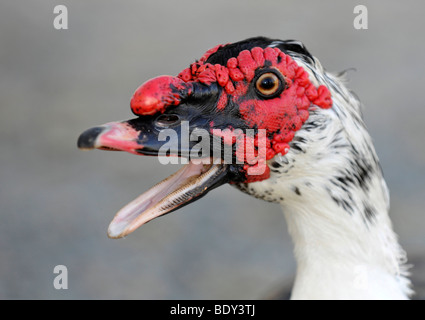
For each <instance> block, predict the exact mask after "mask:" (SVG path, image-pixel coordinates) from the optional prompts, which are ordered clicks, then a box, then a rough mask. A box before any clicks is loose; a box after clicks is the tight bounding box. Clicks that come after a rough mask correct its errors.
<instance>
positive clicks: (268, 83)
mask: <svg viewBox="0 0 425 320" xmlns="http://www.w3.org/2000/svg"><path fill="white" fill-rule="evenodd" d="M260 86H261V88H262V89H264V90H270V89H272V88H273V87H274V86H275V79H274V78H272V77H266V78H264V79H262V80H261V83H260Z"/></svg>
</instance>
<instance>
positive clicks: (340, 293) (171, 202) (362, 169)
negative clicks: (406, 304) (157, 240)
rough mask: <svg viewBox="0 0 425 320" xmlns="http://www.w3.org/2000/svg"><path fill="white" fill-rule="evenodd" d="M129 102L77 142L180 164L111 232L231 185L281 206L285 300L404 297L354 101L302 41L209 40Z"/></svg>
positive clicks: (384, 196) (378, 181)
mask: <svg viewBox="0 0 425 320" xmlns="http://www.w3.org/2000/svg"><path fill="white" fill-rule="evenodd" d="M130 105H131V110H132V111H133V113H134V114H135V115H137V117H136V118H134V119H131V120H128V121H122V122H111V123H107V124H105V125H102V126H97V127H94V128H91V129H88V130H86V131H85V132H83V133H82V134H81V135H80V137H79V140H78V146H79V148H81V149H102V150H120V151H127V152H130V153H133V154H138V155H150V156H152V155H154V156H157V155H165V156H177V157H179V158H175V159H184V160H186V159H187V160H186V163H187V164H186V165H185V166H184V167H183V168H181V169H180V170H179V171H178V172H176V173H175V174H174V175H172V176H170V177H169V178H167V179H165V180H164V181H162V182H160V183H159V184H157V185H156V186H154V187H152V188H151V189H150V190H148V191H147V192H145V193H143V194H142V195H141V196H139V197H138V198H137V199H135V200H134V201H132V202H131V203H130V204H128V205H126V206H125V207H123V208H122V209H121V210H120V211H119V212H118V213H117V215H116V216H115V218H114V219H113V221H112V222H111V224H110V226H109V229H108V235H109V236H110V237H111V238H120V237H123V236H125V235H128V234H130V233H131V232H133V231H134V230H135V229H137V228H138V227H140V226H141V225H143V224H144V223H146V222H148V221H150V220H152V219H154V218H157V217H159V216H161V215H164V214H166V213H169V212H171V211H174V210H176V209H178V208H180V207H182V206H184V205H187V204H188V203H190V202H192V201H194V200H197V199H199V198H200V197H201V196H204V195H205V194H206V193H207V192H209V191H210V190H212V189H214V188H216V187H219V186H220V185H222V184H225V183H230V184H231V185H233V186H234V187H236V188H238V189H240V190H241V191H243V192H246V193H248V194H250V195H252V196H254V197H256V198H260V199H263V200H266V201H271V202H276V203H279V204H280V205H281V207H282V209H283V213H284V216H285V218H286V221H287V224H288V228H289V233H290V235H291V237H292V239H293V242H294V254H295V258H296V262H297V274H296V278H295V283H294V286H293V289H292V294H291V298H292V299H408V298H409V297H410V295H411V294H412V289H411V284H410V280H409V279H408V271H407V269H408V268H407V267H406V255H405V252H404V251H403V249H402V248H401V246H400V245H399V243H398V240H397V236H396V234H395V233H394V231H393V228H392V224H391V221H390V218H389V215H388V211H389V194H388V189H387V186H386V183H385V181H384V179H383V175H382V171H381V167H380V165H379V161H378V158H377V155H376V153H375V150H374V146H373V144H372V140H371V138H370V136H369V134H368V132H367V129H366V127H365V124H364V122H363V118H362V114H361V103H360V102H359V100H358V99H357V98H356V96H355V95H354V94H353V93H352V92H351V91H350V90H348V89H347V87H346V86H345V84H344V81H343V76H342V75H334V74H331V73H329V72H327V71H325V70H324V68H323V67H322V66H321V64H320V62H319V61H318V59H316V58H315V57H314V56H312V55H311V54H310V53H309V51H308V50H307V49H306V47H305V46H304V45H303V44H302V43H301V42H299V41H295V40H286V41H282V40H277V39H269V38H265V37H255V38H250V39H246V40H243V41H239V42H236V43H230V44H225V45H218V46H215V47H214V48H212V49H210V50H208V51H207V52H206V53H205V54H204V55H203V56H202V57H201V58H200V59H199V60H197V61H196V62H194V63H192V64H191V65H190V66H189V67H188V68H186V69H184V70H183V71H182V72H181V73H180V74H179V75H178V76H177V77H173V76H160V77H157V78H154V79H151V80H148V81H147V82H145V83H144V84H143V85H141V86H140V87H139V88H138V89H137V90H136V92H135V93H134V96H133V97H132V99H131V103H130ZM170 130H171V131H172V132H174V134H175V139H174V138H173V137H172V134H171V133H170V132H171V131H170ZM164 132H168V133H167V134H165V135H164ZM168 134H169V135H168ZM185 136H186V139H185ZM167 137H168V141H166V140H167ZM187 137H189V139H188V138H187ZM200 146H201V147H200ZM226 148H227V149H226ZM164 150H166V151H165V152H164ZM226 150H228V151H229V150H230V151H229V152H227V153H226Z"/></svg>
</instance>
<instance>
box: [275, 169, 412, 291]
mask: <svg viewBox="0 0 425 320" xmlns="http://www.w3.org/2000/svg"><path fill="white" fill-rule="evenodd" d="M371 187H373V188H371V189H370V194H369V196H368V197H371V198H372V197H373V198H372V199H374V202H373V203H375V204H376V205H375V206H374V207H373V208H371V210H373V212H374V216H373V218H371V219H367V218H365V217H364V211H362V210H361V209H360V208H359V207H360V206H359V207H357V206H354V207H353V208H351V209H350V210H349V211H350V212H348V211H347V210H346V208H344V206H342V205H340V204H338V203H337V202H336V201H334V199H332V197H331V196H329V194H327V193H328V192H327V191H326V188H323V189H321V188H310V189H307V190H306V189H303V190H302V191H300V190H298V192H300V193H303V194H304V195H305V196H304V197H303V199H305V201H299V199H296V198H295V197H294V199H287V200H285V202H284V203H282V209H283V212H284V216H285V218H286V221H287V225H288V230H289V233H290V235H291V237H292V240H293V243H294V254H295V259H296V262H297V274H296V279H295V283H294V287H293V291H292V296H291V299H407V298H408V297H409V295H410V294H411V290H410V288H409V285H410V282H409V280H408V279H407V277H406V275H407V272H406V267H405V266H404V263H405V253H404V251H403V250H402V249H401V247H400V245H399V243H398V241H397V236H396V234H395V233H394V231H393V229H392V225H391V221H390V219H389V216H388V212H387V209H386V205H384V203H385V197H386V190H382V188H385V184H383V181H382V180H381V179H378V177H375V178H372V180H371ZM309 190H310V194H308V193H309ZM364 196H365V197H366V196H367V195H366V194H364ZM359 197H361V196H359ZM380 204H381V205H380Z"/></svg>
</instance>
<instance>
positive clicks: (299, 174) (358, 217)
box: [238, 55, 412, 299]
mask: <svg viewBox="0 0 425 320" xmlns="http://www.w3.org/2000/svg"><path fill="white" fill-rule="evenodd" d="M294 59H295V60H296V61H297V63H298V64H300V65H303V67H304V68H305V70H306V71H308V72H309V74H310V79H311V80H312V82H314V83H315V84H317V85H319V84H324V85H326V86H327V87H328V88H329V89H330V90H331V93H332V99H333V106H332V108H331V109H327V110H323V109H320V108H317V109H314V108H312V109H311V110H310V116H309V118H308V120H307V122H306V123H305V124H304V125H303V127H302V128H301V129H300V130H299V131H298V132H297V133H296V135H295V137H294V139H293V141H292V142H291V143H290V150H289V152H288V153H287V154H286V155H285V156H283V157H282V156H276V157H275V158H274V159H273V160H272V161H270V166H271V177H270V178H269V179H267V180H265V181H261V182H259V183H251V184H248V185H239V186H238V187H239V188H240V189H242V190H243V191H245V192H247V193H249V194H251V195H253V196H255V197H258V198H261V199H263V200H266V201H272V202H279V203H280V204H281V206H282V209H283V212H284V215H285V217H286V220H287V223H288V227H289V233H290V235H291V237H292V240H293V242H294V253H295V258H296V261H297V275H296V280H295V284H294V288H293V292H292V298H293V299H385V298H388V299H406V298H408V297H409V295H410V294H411V293H412V291H411V289H410V281H409V280H408V278H407V271H406V267H405V260H406V258H405V253H404V251H403V250H402V248H401V247H400V245H399V243H398V240H397V236H396V234H395V233H394V231H393V229H392V225H391V221H390V218H389V215H388V212H389V195H388V190H387V187H386V184H385V181H384V179H383V175H382V171H381V167H380V165H379V161H378V158H377V156H376V153H375V150H374V147H373V143H372V140H371V138H370V136H369V134H368V132H367V130H366V127H365V124H364V122H363V119H362V115H361V104H360V102H359V100H358V99H357V98H356V97H355V96H354V95H353V94H352V92H351V91H349V90H348V89H347V88H346V87H345V85H344V83H343V81H341V79H340V77H338V76H334V75H332V74H329V73H327V72H326V71H324V70H323V68H322V67H321V65H320V63H319V62H318V61H317V60H316V59H313V60H311V59H302V57H300V58H298V57H297V56H296V55H295V56H294Z"/></svg>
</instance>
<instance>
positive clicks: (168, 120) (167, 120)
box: [156, 114, 180, 125]
mask: <svg viewBox="0 0 425 320" xmlns="http://www.w3.org/2000/svg"><path fill="white" fill-rule="evenodd" d="M179 119H180V118H179V117H178V116H177V115H175V114H162V115H160V116H159V117H158V118H157V119H156V122H157V124H160V125H170V124H173V123H176V122H177V121H179Z"/></svg>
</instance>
